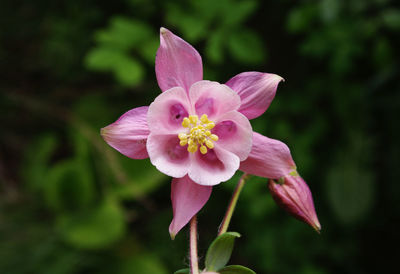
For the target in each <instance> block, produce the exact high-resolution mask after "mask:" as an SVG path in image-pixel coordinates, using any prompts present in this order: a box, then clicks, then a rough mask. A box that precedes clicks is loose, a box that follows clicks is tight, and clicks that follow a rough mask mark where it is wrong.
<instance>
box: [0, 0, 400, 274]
mask: <svg viewBox="0 0 400 274" xmlns="http://www.w3.org/2000/svg"><path fill="white" fill-rule="evenodd" d="M395 2H396V1H395V0H393V1H390V0H369V1H365V0H347V1H344V0H343V1H338V0H321V1H305V0H303V1H289V0H283V1H256V0H250V1H246V0H220V1H217V0H203V1H201V0H198V1H195V0H191V1H179V0H173V1H161V0H159V1H156V0H154V1H145V0H119V1H94V0H92V1H90V0H87V1H47V0H36V1H2V3H1V8H0V113H1V115H0V123H1V127H0V183H1V184H0V210H1V212H0V213H1V215H0V273H4V274H25V273H26V274H27V273H41V274H47V273H49V274H50V273H51V274H69V273H100V274H103V273H104V274H106V273H113V274H114V273H115V274H125V273H130V274H131V273H143V274H147V273H149V274H164V273H172V272H173V271H175V270H177V269H179V268H183V267H185V266H187V264H188V259H187V249H188V244H187V240H188V235H187V234H188V232H187V229H184V230H183V231H182V232H181V233H180V234H178V236H177V238H176V240H175V241H171V240H170V238H169V234H168V225H169V223H170V221H171V218H172V209H171V205H170V200H169V195H170V178H167V177H166V176H164V175H162V174H160V173H159V172H158V171H157V170H156V169H155V168H154V167H152V166H151V164H150V162H149V161H148V160H143V161H139V160H131V159H128V158H126V157H124V156H122V155H120V154H119V153H118V152H116V151H114V150H113V149H111V148H110V147H108V146H107V145H106V144H105V142H104V141H103V140H102V139H101V137H100V135H99V131H100V128H101V127H104V126H106V125H108V124H110V123H112V122H113V121H115V120H116V119H117V118H118V117H119V116H120V115H121V114H123V113H124V112H125V111H127V110H129V109H131V108H134V107H137V106H142V105H148V104H149V103H151V102H152V100H153V99H154V98H155V97H156V96H157V95H158V94H159V93H160V90H159V88H158V86H157V82H156V79H155V74H154V57H155V52H156V49H157V47H158V44H159V33H158V32H159V28H160V27H161V26H164V27H167V28H169V29H170V30H171V31H173V32H174V33H176V34H177V35H179V36H181V37H182V38H184V39H185V40H187V41H189V42H190V43H191V44H192V45H194V46H195V47H196V48H197V49H198V51H199V52H200V54H201V55H202V56H203V63H204V69H205V79H211V80H216V81H219V82H222V83H224V82H225V81H227V80H228V79H229V78H230V77H232V76H234V75H236V74H238V73H240V72H242V71H251V70H256V71H264V72H272V73H277V74H279V75H281V76H282V77H284V78H285V80H286V81H285V82H284V83H282V84H280V86H279V88H278V92H277V95H276V98H275V100H274V101H273V103H272V105H271V107H270V108H269V109H268V111H267V112H266V113H265V114H264V115H263V116H262V117H260V118H257V119H255V120H254V121H252V125H253V128H254V129H255V130H257V131H259V132H261V133H263V134H265V135H267V136H269V137H272V138H277V139H280V140H282V141H283V142H285V143H286V144H287V145H288V146H289V147H290V148H291V151H292V155H293V158H294V160H295V162H296V163H297V166H298V170H299V172H300V174H301V175H302V176H303V177H304V179H305V180H306V182H307V183H308V184H309V186H310V188H311V190H312V192H313V195H314V201H315V205H316V210H317V213H318V216H319V219H320V222H321V224H322V233H321V235H318V234H317V233H315V232H313V231H312V229H311V228H309V227H307V226H306V225H304V224H303V223H300V222H298V221H297V220H295V219H293V218H291V217H289V216H288V215H287V214H286V213H285V212H284V211H282V210H281V209H279V208H278V207H277V206H276V205H275V204H274V202H273V201H272V199H271V196H270V195H269V193H268V190H267V184H266V183H267V180H266V179H260V178H252V179H251V180H250V181H249V182H248V183H247V185H246V187H245V189H244V192H243V194H242V196H241V198H240V200H239V204H238V208H237V211H236V214H235V215H234V218H233V221H232V224H231V230H234V231H238V232H240V233H241V234H242V235H243V236H242V237H241V238H240V239H238V240H237V242H236V243H237V244H236V248H235V250H234V253H233V257H232V260H231V263H234V264H243V265H246V266H248V267H251V268H253V269H254V270H256V272H257V273H261V274H264V273H300V274H325V273H326V274H328V273H351V274H357V273H393V270H390V269H391V268H392V267H397V265H398V263H397V261H398V252H396V250H391V247H393V248H394V247H396V246H398V244H399V242H400V241H399V233H398V231H399V226H398V224H399V221H400V220H399V211H400V203H399V202H398V197H399V195H400V184H399V182H398V177H397V176H398V169H399V164H400V161H399V157H400V156H399V155H400V147H399V142H398V140H399V138H400V126H399V117H400V116H399V114H400V113H399V112H400V111H399V110H400V93H399V87H400V83H399V64H400V56H399V50H398V49H399V46H400V45H399V33H400V9H399V8H398V7H395V5H394V3H395ZM239 173H240V172H238V175H240V174H239ZM236 180H237V178H233V179H232V180H230V181H229V182H227V183H223V184H221V185H218V186H216V187H215V188H214V191H213V194H212V197H211V199H210V201H209V202H208V203H207V205H206V206H205V207H204V209H203V210H202V211H201V214H200V216H199V222H200V224H199V226H200V227H199V230H200V238H199V239H200V251H199V252H200V255H201V256H202V258H204V255H205V251H206V248H207V246H208V245H209V244H210V242H211V241H212V239H213V238H214V237H215V234H216V231H217V227H218V225H219V223H220V221H221V219H222V216H223V214H224V211H225V208H226V205H227V203H228V201H229V197H230V194H231V192H232V190H233V188H234V186H235V181H236Z"/></svg>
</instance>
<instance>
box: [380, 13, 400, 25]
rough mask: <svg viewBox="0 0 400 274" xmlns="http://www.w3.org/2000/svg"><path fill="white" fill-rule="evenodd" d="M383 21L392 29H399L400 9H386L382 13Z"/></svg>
mask: <svg viewBox="0 0 400 274" xmlns="http://www.w3.org/2000/svg"><path fill="white" fill-rule="evenodd" d="M382 18H383V23H384V24H385V25H386V26H387V27H388V28H389V29H392V30H399V29H400V10H398V9H388V10H385V11H384V12H383V13H382Z"/></svg>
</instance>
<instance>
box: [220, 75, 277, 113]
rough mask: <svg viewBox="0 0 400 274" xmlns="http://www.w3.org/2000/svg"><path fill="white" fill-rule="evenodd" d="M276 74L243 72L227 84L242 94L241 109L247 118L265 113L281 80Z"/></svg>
mask: <svg viewBox="0 0 400 274" xmlns="http://www.w3.org/2000/svg"><path fill="white" fill-rule="evenodd" d="M283 80H284V79H283V78H282V77H280V76H279V75H276V74H271V73H261V72H243V73H240V74H238V75H236V76H235V77H233V78H231V79H230V80H229V81H228V82H227V83H226V85H228V86H229V87H231V88H232V89H233V90H234V91H236V92H237V93H238V94H239V95H240V99H241V100H242V105H241V106H240V108H239V111H240V112H241V113H243V114H244V115H245V116H246V117H247V118H249V119H254V118H256V117H258V116H260V115H261V114H263V113H264V112H265V111H266V110H267V108H268V107H269V105H270V104H271V102H272V100H273V99H274V97H275V93H276V89H277V87H278V84H279V82H280V81H283Z"/></svg>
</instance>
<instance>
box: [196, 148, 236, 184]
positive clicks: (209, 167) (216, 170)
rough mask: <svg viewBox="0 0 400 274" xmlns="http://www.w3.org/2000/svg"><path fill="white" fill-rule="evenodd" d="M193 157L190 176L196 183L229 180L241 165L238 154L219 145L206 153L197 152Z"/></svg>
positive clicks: (213, 182)
mask: <svg viewBox="0 0 400 274" xmlns="http://www.w3.org/2000/svg"><path fill="white" fill-rule="evenodd" d="M191 158H192V166H191V167H190V169H189V177H190V179H192V180H193V181H194V182H195V183H197V184H200V185H205V186H213V185H217V184H219V183H221V182H225V181H227V180H229V179H230V178H232V176H233V175H234V174H235V172H236V171H237V170H238V168H239V165H240V160H239V157H238V156H236V155H235V154H233V153H232V152H229V151H227V150H224V149H222V148H219V147H217V146H216V147H214V149H210V150H208V152H207V153H206V154H204V155H203V154H201V153H195V154H194V155H191Z"/></svg>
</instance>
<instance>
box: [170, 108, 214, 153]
mask: <svg viewBox="0 0 400 274" xmlns="http://www.w3.org/2000/svg"><path fill="white" fill-rule="evenodd" d="M182 126H183V127H184V128H187V129H188V130H187V131H186V133H185V132H181V133H179V134H178V138H179V140H181V141H180V142H179V144H180V145H181V146H186V145H188V148H187V150H188V151H189V152H191V153H195V152H196V151H197V149H198V147H199V146H200V152H201V154H206V153H207V150H208V149H213V148H214V142H215V141H218V136H217V135H215V134H211V131H210V130H211V129H213V128H214V127H215V124H214V122H213V121H210V120H208V117H207V114H203V115H202V116H201V118H200V119H199V117H198V116H197V115H189V117H185V118H183V121H182ZM207 148H208V149H207Z"/></svg>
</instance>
